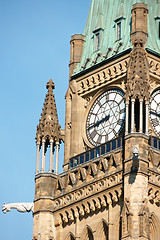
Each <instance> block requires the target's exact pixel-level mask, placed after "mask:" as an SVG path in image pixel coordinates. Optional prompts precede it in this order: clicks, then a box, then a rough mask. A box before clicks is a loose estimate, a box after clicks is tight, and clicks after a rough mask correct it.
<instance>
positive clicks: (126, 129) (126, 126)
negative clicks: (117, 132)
mask: <svg viewBox="0 0 160 240" xmlns="http://www.w3.org/2000/svg"><path fill="white" fill-rule="evenodd" d="M128 116H129V101H128V100H127V101H126V125H125V135H127V134H128V120H129V119H128Z"/></svg>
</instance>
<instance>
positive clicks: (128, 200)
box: [33, 0, 160, 240]
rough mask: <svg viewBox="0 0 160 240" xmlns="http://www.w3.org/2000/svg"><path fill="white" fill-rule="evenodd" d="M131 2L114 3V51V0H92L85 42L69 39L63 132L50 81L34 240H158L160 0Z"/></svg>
mask: <svg viewBox="0 0 160 240" xmlns="http://www.w3.org/2000/svg"><path fill="white" fill-rule="evenodd" d="M109 2H110V3H109ZM131 3H132V4H131ZM131 3H128V2H125V1H122V0H119V1H118V0H117V2H116V3H115V9H117V4H118V11H117V12H116V13H113V15H115V19H114V28H115V39H112V40H113V41H114V44H113V46H114V49H113V46H112V44H111V46H109V45H107V49H105V53H103V52H101V51H102V50H103V49H104V45H105V42H104V39H105V34H106V33H105V29H106V28H107V25H105V20H106V18H107V17H106V15H105V14H108V18H109V14H110V12H107V13H104V6H105V7H107V8H108V9H110V8H112V10H113V12H114V9H113V8H114V6H111V1H101V0H97V5H96V2H95V1H94V0H93V1H92V4H91V9H90V14H89V18H88V20H87V24H86V28H85V33H86V35H85V36H83V35H74V36H72V38H71V56H70V64H69V67H70V71H69V87H68V90H67V93H66V96H65V98H66V119H65V130H62V129H61V127H60V125H59V123H58V116H57V110H56V105H55V99H54V95H53V92H52V91H53V89H54V84H53V81H52V80H50V81H49V82H48V84H47V89H48V93H47V95H46V99H45V103H44V108H43V111H42V117H41V119H40V123H39V125H38V127H37V137H36V140H37V169H36V175H35V199H34V212H33V217H34V225H33V240H39V239H40V240H74V239H80V240H93V239H94V240H99V239H101V240H122V239H125V240H138V239H139V240H158V239H159V236H160V90H159V89H160V39H159V36H160V11H159V9H160V2H159V1H157V0H156V1H152V3H151V2H148V1H146V4H145V3H143V1H131ZM147 3H148V4H147ZM105 4H106V5H105ZM108 4H109V5H108ZM128 4H131V5H132V6H131V8H130V9H126V6H128ZM129 6H130V5H129ZM125 9H126V10H125ZM153 10H155V12H154V13H153ZM152 18H153V19H152ZM128 19H130V21H129V20H128ZM151 19H152V23H153V22H154V23H155V25H153V26H152V28H154V27H157V30H156V31H157V35H154V36H151V35H152V31H151V22H150V21H151ZM158 19H159V20H158ZM111 20H112V19H111V18H110V19H109V21H111ZM124 24H126V28H128V26H129V25H130V31H129V32H128V35H127V36H125V34H124V33H123V31H124V29H125V25H124ZM108 28H109V27H108ZM86 29H88V32H87V30H86ZM148 29H149V30H148ZM90 34H91V36H92V38H90ZM103 34H104V35H103ZM158 34H159V35H158ZM111 38H113V36H112V37H111ZM106 39H107V38H106ZM151 39H152V40H153V41H154V42H153V43H152V44H150V41H151ZM91 43H92V50H93V52H92V53H91ZM107 44H108V43H107ZM127 44H128V45H127ZM154 44H155V48H154V47H153V45H154ZM115 46H116V47H115ZM153 48H154V50H153ZM89 64H90V65H89ZM61 141H64V165H63V169H64V171H63V173H61V174H58V168H57V167H56V169H55V172H54V171H53V159H54V153H55V155H56V157H55V159H56V166H57V165H58V152H59V145H60V143H61ZM47 149H48V150H49V151H50V158H49V172H46V170H45V169H46V167H45V164H46V161H47V159H46V152H47ZM40 151H41V152H42V154H41V155H42V160H41V165H42V166H41V170H40Z"/></svg>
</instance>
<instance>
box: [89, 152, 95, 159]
mask: <svg viewBox="0 0 160 240" xmlns="http://www.w3.org/2000/svg"><path fill="white" fill-rule="evenodd" d="M93 158H94V150H91V152H90V159H93Z"/></svg>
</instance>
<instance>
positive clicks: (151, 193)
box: [148, 186, 160, 207]
mask: <svg viewBox="0 0 160 240" xmlns="http://www.w3.org/2000/svg"><path fill="white" fill-rule="evenodd" d="M148 199H149V201H150V203H152V204H156V205H157V206H158V207H160V191H159V189H158V188H155V187H154V186H152V187H151V186H150V187H149V190H148Z"/></svg>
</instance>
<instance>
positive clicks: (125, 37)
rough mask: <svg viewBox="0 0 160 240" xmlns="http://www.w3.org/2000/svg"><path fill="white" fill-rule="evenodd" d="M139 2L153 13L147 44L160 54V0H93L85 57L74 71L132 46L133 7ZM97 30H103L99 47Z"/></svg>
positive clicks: (149, 14)
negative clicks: (96, 45)
mask: <svg viewBox="0 0 160 240" xmlns="http://www.w3.org/2000/svg"><path fill="white" fill-rule="evenodd" d="M135 3H145V4H147V7H148V10H149V13H148V41H147V44H146V48H147V49H148V50H151V51H153V52H156V53H158V54H160V39H159V33H158V31H159V30H158V28H159V21H160V0H92V3H91V6H90V11H89V15H88V19H87V23H86V26H85V30H84V36H85V43H84V48H83V53H82V58H81V62H80V63H79V64H78V65H77V69H76V70H75V71H74V74H77V73H79V72H81V71H83V70H84V69H87V68H90V67H91V66H93V65H96V64H97V63H100V62H102V61H104V60H105V59H106V58H107V59H109V58H111V57H113V56H116V55H117V54H118V53H122V52H124V51H125V50H128V49H130V48H132V43H131V40H130V32H131V9H132V7H133V5H134V4H135ZM119 21H121V39H119V40H117V22H119ZM96 31H99V33H100V45H99V49H98V50H96V49H95V38H96V36H95V35H96ZM111 49H112V50H111ZM84 66H85V67H84ZM74 74H73V75H74Z"/></svg>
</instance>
